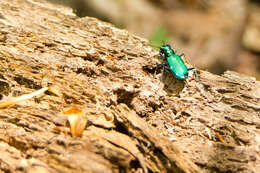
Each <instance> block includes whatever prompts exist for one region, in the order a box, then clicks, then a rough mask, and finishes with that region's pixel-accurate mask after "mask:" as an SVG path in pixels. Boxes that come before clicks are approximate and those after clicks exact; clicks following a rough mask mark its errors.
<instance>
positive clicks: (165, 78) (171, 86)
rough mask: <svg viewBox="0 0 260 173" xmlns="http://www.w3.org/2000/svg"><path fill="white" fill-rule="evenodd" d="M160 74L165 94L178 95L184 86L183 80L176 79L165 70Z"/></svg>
mask: <svg viewBox="0 0 260 173" xmlns="http://www.w3.org/2000/svg"><path fill="white" fill-rule="evenodd" d="M161 75H162V76H161V81H162V82H163V84H164V87H163V89H164V90H165V91H166V92H167V94H169V95H177V96H178V95H179V94H180V93H181V91H182V90H183V88H184V87H185V82H184V81H183V80H180V79H177V78H176V77H174V76H173V75H172V74H171V73H169V72H167V71H164V72H163V73H162V74H161Z"/></svg>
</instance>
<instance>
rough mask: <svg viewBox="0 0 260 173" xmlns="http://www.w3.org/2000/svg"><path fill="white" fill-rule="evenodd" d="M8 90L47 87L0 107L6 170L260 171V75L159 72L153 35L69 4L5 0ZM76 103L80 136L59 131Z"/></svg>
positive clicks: (2, 48) (0, 90)
mask: <svg viewBox="0 0 260 173" xmlns="http://www.w3.org/2000/svg"><path fill="white" fill-rule="evenodd" d="M0 8H1V11H0V94H1V95H0V96H1V99H2V102H4V101H5V100H6V99H8V97H12V96H20V95H23V94H28V93H31V92H34V91H36V90H38V89H40V88H43V87H47V86H51V87H54V88H55V90H56V92H55V93H52V92H46V94H45V95H44V96H43V97H37V98H35V99H30V100H27V101H23V102H19V103H17V104H15V105H13V106H10V107H7V108H4V109H1V110H0V145H1V147H0V171H2V172H36V171H40V172H187V173H194V172H204V171H206V172H214V171H215V172H259V171H260V167H259V165H260V157H259V139H260V130H259V128H260V118H259V117H260V115H259V110H260V102H259V100H260V83H259V82H258V81H256V80H255V79H254V78H252V77H248V76H243V75H240V74H237V73H235V72H226V73H225V74H224V75H223V76H217V75H213V74H210V73H208V72H205V71H199V75H200V79H201V84H199V83H197V82H196V80H195V79H194V77H193V76H192V74H191V75H190V76H189V78H188V79H187V80H186V81H185V82H184V81H179V80H176V79H174V77H173V76H172V75H170V74H168V73H164V74H163V78H162V80H160V75H161V74H155V69H156V64H157V63H159V62H160V60H159V59H158V58H156V55H157V54H158V53H157V52H156V51H154V50H153V49H152V48H151V47H149V46H148V43H147V41H146V40H144V39H141V38H139V37H136V36H134V35H131V34H129V33H128V32H127V31H125V30H120V29H117V28H115V27H113V26H112V25H110V24H108V23H104V22H101V21H98V20H97V19H94V18H89V17H85V18H78V17H76V16H75V15H74V14H73V13H72V10H71V9H68V8H65V7H62V6H57V5H52V4H49V3H46V2H41V1H36V0H6V1H1V2H0ZM71 106H76V107H78V108H80V109H82V110H84V111H85V114H86V118H87V120H88V124H87V127H86V129H85V131H84V133H83V135H82V137H72V136H71V135H70V134H66V133H63V132H59V131H57V130H56V128H55V127H56V126H60V125H66V121H64V118H62V117H60V116H59V114H60V112H61V111H62V110H63V108H66V107H71Z"/></svg>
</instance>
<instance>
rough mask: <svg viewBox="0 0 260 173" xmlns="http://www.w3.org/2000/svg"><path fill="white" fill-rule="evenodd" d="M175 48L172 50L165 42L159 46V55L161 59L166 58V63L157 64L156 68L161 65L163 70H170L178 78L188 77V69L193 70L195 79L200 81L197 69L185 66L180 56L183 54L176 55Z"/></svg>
mask: <svg viewBox="0 0 260 173" xmlns="http://www.w3.org/2000/svg"><path fill="white" fill-rule="evenodd" d="M176 53H177V50H176V51H174V50H172V48H171V46H170V45H169V44H165V45H163V46H161V47H160V56H161V58H162V59H163V60H166V64H158V65H157V67H156V68H158V67H159V66H162V67H163V71H164V70H167V71H169V72H171V73H172V74H173V75H174V76H175V77H176V78H178V79H181V80H183V79H186V78H187V77H188V71H190V70H194V72H195V75H196V78H197V81H198V82H199V83H200V80H199V76H198V73H197V70H196V69H195V68H194V67H192V68H187V66H186V65H185V64H184V62H183V60H182V59H181V57H182V56H183V55H184V54H183V53H181V54H179V55H177V54H176Z"/></svg>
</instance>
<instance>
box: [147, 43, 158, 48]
mask: <svg viewBox="0 0 260 173" xmlns="http://www.w3.org/2000/svg"><path fill="white" fill-rule="evenodd" d="M149 46H151V47H155V48H161V47H160V46H155V45H152V44H149Z"/></svg>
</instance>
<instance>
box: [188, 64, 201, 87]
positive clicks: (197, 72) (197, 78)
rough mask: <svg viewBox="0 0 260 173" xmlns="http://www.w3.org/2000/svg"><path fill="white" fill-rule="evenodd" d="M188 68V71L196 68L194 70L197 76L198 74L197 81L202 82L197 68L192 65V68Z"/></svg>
mask: <svg viewBox="0 0 260 173" xmlns="http://www.w3.org/2000/svg"><path fill="white" fill-rule="evenodd" d="M187 70H188V71H190V70H194V72H195V76H196V78H197V82H198V83H200V79H199V75H198V72H197V70H196V69H195V68H194V67H192V68H188V69H187Z"/></svg>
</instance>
